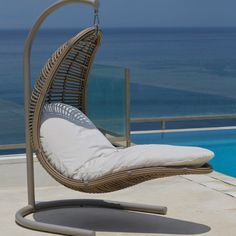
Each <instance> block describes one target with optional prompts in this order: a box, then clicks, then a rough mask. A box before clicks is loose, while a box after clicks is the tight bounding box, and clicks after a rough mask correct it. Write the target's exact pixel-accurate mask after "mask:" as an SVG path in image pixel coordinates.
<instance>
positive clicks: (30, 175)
mask: <svg viewBox="0 0 236 236" xmlns="http://www.w3.org/2000/svg"><path fill="white" fill-rule="evenodd" d="M71 3H85V4H88V5H92V6H93V7H94V9H95V17H97V12H98V7H99V1H98V0H60V1H58V2H56V3H55V4H53V5H51V6H50V7H49V8H48V9H46V10H45V11H44V12H43V13H42V15H41V16H40V17H39V18H38V20H37V21H36V23H35V24H34V26H33V28H32V30H31V32H30V33H29V35H28V38H27V41H26V44H25V49H24V103H25V133H26V156H27V190H28V206H25V207H23V208H22V209H20V210H18V211H17V213H16V216H15V221H16V223H17V224H18V225H20V226H22V227H25V228H28V229H32V230H37V231H42V232H48V233H55V234H61V235H71V236H78V235H81V236H93V235H95V231H92V230H85V229H80V228H73V227H66V226H59V225H53V224H47V223H42V222H37V221H34V220H30V219H28V218H26V217H27V216H29V215H31V214H34V213H36V212H40V211H46V210H50V209H55V208H65V207H100V208H110V209H119V210H128V211H136V212H145V213H153V214H166V212H167V208H166V207H161V206H149V205H142V204H132V203H119V202H111V201H103V200H84V199H81V200H59V201H50V202H39V203H36V202H35V185H34V163H33V150H32V146H31V141H30V131H29V102H30V96H31V78H30V77H31V76H30V54H31V47H32V43H33V40H34V38H35V35H36V33H37V32H38V30H39V28H40V26H41V25H42V23H43V22H44V20H45V19H46V18H47V17H48V16H49V15H50V14H51V13H52V12H54V11H55V10H57V9H59V8H61V7H62V6H64V5H66V4H71Z"/></svg>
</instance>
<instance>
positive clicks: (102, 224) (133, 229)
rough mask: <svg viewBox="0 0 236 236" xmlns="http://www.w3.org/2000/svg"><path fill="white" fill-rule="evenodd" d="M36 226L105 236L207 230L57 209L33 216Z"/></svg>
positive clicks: (146, 217) (136, 216) (139, 216)
mask: <svg viewBox="0 0 236 236" xmlns="http://www.w3.org/2000/svg"><path fill="white" fill-rule="evenodd" d="M33 217H34V219H35V220H36V221H38V222H43V223H48V224H55V225H61V226H69V227H75V228H83V229H89V230H95V231H105V232H129V233H162V234H187V235H191V234H202V233H206V232H208V231H210V227H209V226H206V225H203V224H198V223H194V222H189V221H183V220H177V219H173V218H168V217H165V216H160V215H151V214H144V213H136V212H129V211H122V210H114V209H102V208H63V209H62V208H61V209H52V210H47V211H41V212H38V213H35V214H34V215H33Z"/></svg>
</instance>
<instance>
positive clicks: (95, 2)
mask: <svg viewBox="0 0 236 236" xmlns="http://www.w3.org/2000/svg"><path fill="white" fill-rule="evenodd" d="M71 3H84V4H88V5H91V6H93V7H94V9H95V11H96V12H97V11H98V8H99V0H60V1H58V2H56V3H55V4H53V5H51V6H50V7H49V8H47V9H46V10H45V11H44V12H43V13H42V14H41V15H40V16H39V18H38V19H37V21H36V22H35V24H34V26H33V28H32V30H31V31H30V33H29V35H28V38H27V40H26V43H25V48H24V58H23V63H24V68H23V73H24V104H25V139H26V140H25V141H26V156H27V187H28V204H29V205H31V206H32V207H33V208H34V207H35V190H34V166H33V150H32V147H31V143H30V131H29V102H30V94H31V76H30V74H31V73H30V55H31V47H32V44H33V41H34V38H35V36H36V34H37V32H38V30H39V28H40V26H41V25H42V23H43V22H44V21H45V19H46V18H47V17H48V16H49V15H50V14H51V13H53V12H54V11H55V10H57V9H59V8H61V7H63V6H64V5H67V4H71Z"/></svg>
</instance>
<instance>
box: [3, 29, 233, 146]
mask: <svg viewBox="0 0 236 236" xmlns="http://www.w3.org/2000/svg"><path fill="white" fill-rule="evenodd" d="M78 31H79V30H78ZM76 33H77V30H76V29H70V30H63V29H62V30H56V29H51V30H46V29H44V30H42V31H41V32H40V33H39V34H38V36H37V39H36V41H35V44H34V47H33V49H32V78H33V80H35V79H36V78H37V76H38V74H39V71H40V69H41V67H42V66H43V65H44V63H45V62H46V60H47V59H48V57H50V55H51V54H52V53H53V52H54V50H55V49H56V48H58V47H59V46H60V45H61V44H62V43H63V42H65V41H66V40H67V39H69V38H70V37H71V36H73V35H74V34H76ZM103 33H104V37H103V42H102V45H101V48H100V49H99V51H98V54H97V57H96V60H95V63H96V64H97V65H106V66H113V67H119V68H121V69H120V70H123V68H125V67H127V68H130V71H131V117H132V118H147V117H149V118H150V117H152V118H154V117H176V116H203V115H223V114H236V92H235V90H236V44H235V42H236V29H235V28H132V29H104V30H103ZM26 37H27V31H26V30H0V55H1V56H0V130H1V132H0V145H1V144H12V143H13V144H14V143H24V135H23V133H24V122H23V116H24V114H23V78H22V54H23V47H24V41H25V39H26ZM108 71H109V70H108ZM109 76H112V73H111V74H110V75H109ZM212 122H213V121H212ZM214 122H215V121H214ZM214 122H213V123H214ZM190 123H191V122H179V123H178V124H177V123H170V126H169V127H171V128H175V127H177V126H179V127H181V128H184V127H187V126H189V125H190V126H191V124H190ZM213 123H211V122H210V121H204V122H203V121H201V122H200V121H199V122H198V123H197V124H195V125H196V126H211V125H212V124H213ZM214 124H215V125H218V126H225V125H235V124H236V122H235V120H234V119H231V120H227V121H226V120H224V121H219V122H215V123H214ZM147 126H149V128H151V129H153V128H158V124H152V125H151V126H150V125H147V124H142V127H140V126H139V127H137V125H133V126H132V129H134V130H137V129H142V128H144V127H147Z"/></svg>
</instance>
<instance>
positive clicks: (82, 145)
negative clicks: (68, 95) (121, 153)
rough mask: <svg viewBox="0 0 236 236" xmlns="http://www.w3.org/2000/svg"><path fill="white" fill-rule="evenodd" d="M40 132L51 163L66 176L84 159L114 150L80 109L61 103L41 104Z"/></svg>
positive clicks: (85, 160)
mask: <svg viewBox="0 0 236 236" xmlns="http://www.w3.org/2000/svg"><path fill="white" fill-rule="evenodd" d="M40 136H41V143H42V146H43V149H44V151H45V153H46V156H47V157H48V159H49V161H50V162H51V164H53V165H54V166H55V167H56V169H57V170H58V171H60V172H61V173H63V174H64V175H66V176H68V177H73V176H74V175H75V174H76V173H75V171H77V170H78V168H80V167H81V166H83V165H84V164H85V163H86V162H88V161H91V160H93V159H95V158H98V157H102V156H106V155H108V154H111V153H112V152H114V151H116V148H115V147H113V145H112V144H111V143H110V142H109V141H108V140H107V139H106V138H105V136H104V135H103V134H102V133H101V132H100V131H99V130H98V129H97V128H96V127H95V126H94V124H93V123H92V122H91V121H90V120H89V119H88V118H87V117H86V116H85V115H84V114H83V113H82V112H81V111H80V110H78V109H77V108H74V107H72V106H69V105H66V104H63V103H51V104H46V105H45V106H44V110H43V115H42V122H41V127H40Z"/></svg>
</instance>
